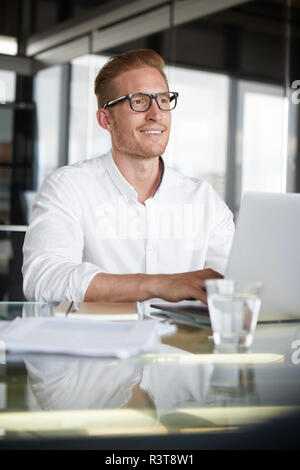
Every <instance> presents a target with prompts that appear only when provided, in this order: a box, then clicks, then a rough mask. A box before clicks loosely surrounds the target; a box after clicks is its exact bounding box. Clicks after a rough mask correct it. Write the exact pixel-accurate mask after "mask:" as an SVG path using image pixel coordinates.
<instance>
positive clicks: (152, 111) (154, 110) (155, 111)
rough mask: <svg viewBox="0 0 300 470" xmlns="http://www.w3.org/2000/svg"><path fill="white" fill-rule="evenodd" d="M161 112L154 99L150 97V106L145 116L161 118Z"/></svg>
mask: <svg viewBox="0 0 300 470" xmlns="http://www.w3.org/2000/svg"><path fill="white" fill-rule="evenodd" d="M162 113H163V111H162V110H161V109H160V108H159V106H158V104H157V101H156V99H155V98H152V103H151V106H150V108H149V109H148V111H147V117H148V118H149V119H151V118H155V119H161V118H162Z"/></svg>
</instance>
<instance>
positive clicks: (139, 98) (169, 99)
mask: <svg viewBox="0 0 300 470" xmlns="http://www.w3.org/2000/svg"><path fill="white" fill-rule="evenodd" d="M175 98H176V96H175V94H174V93H172V92H166V93H161V94H159V95H158V96H157V104H158V106H159V108H160V109H162V110H163V111H171V110H172V109H174V108H175V106H176V99H175ZM150 100H151V97H150V95H147V94H146V93H134V94H133V95H132V96H131V107H132V109H133V110H134V111H145V110H146V109H148V108H149V106H150Z"/></svg>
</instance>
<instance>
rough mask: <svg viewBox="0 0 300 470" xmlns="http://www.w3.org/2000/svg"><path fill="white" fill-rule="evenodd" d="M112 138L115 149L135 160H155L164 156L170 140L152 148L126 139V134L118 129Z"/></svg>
mask: <svg viewBox="0 0 300 470" xmlns="http://www.w3.org/2000/svg"><path fill="white" fill-rule="evenodd" d="M111 138H112V145H113V147H115V148H116V149H117V150H118V151H119V152H120V153H125V154H127V155H130V156H132V157H135V158H147V159H148V158H155V157H159V156H160V155H163V153H164V152H165V150H166V147H167V144H168V140H169V138H168V137H167V138H166V139H165V140H164V143H161V144H158V145H155V146H153V147H151V146H150V145H148V146H146V145H145V146H143V145H141V144H140V143H139V142H138V141H137V140H135V142H132V141H130V139H126V137H124V133H123V132H120V131H119V130H118V128H115V129H114V132H113V133H112V135H111Z"/></svg>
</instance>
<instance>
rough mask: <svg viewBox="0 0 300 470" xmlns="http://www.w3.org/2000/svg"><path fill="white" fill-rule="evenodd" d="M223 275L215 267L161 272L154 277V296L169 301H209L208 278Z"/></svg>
mask: <svg viewBox="0 0 300 470" xmlns="http://www.w3.org/2000/svg"><path fill="white" fill-rule="evenodd" d="M222 278H223V276H222V275H221V274H219V273H217V272H216V271H214V270H213V269H202V270H199V271H192V272H188V273H180V274H159V275H157V276H154V277H153V283H154V289H153V294H154V295H153V297H159V298H161V299H164V300H166V301H168V302H179V301H180V300H201V302H204V303H207V298H206V289H205V281H206V279H222Z"/></svg>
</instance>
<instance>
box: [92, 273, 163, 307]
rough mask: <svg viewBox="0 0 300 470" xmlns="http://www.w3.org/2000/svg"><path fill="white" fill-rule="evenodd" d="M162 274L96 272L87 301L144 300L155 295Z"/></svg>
mask: <svg viewBox="0 0 300 470" xmlns="http://www.w3.org/2000/svg"><path fill="white" fill-rule="evenodd" d="M159 276H160V275H152V274H106V273H101V274H96V276H95V277H94V278H93V279H92V281H91V283H90V285H89V287H88V289H87V291H86V293H85V297H84V300H85V302H142V301H144V300H147V299H151V298H152V297H155V296H156V294H155V291H156V290H157V289H156V288H155V286H156V284H157V282H158V278H159Z"/></svg>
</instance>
